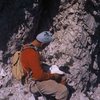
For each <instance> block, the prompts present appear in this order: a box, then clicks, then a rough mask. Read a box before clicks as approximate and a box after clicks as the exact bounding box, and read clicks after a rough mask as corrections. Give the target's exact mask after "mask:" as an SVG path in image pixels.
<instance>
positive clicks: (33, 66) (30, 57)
mask: <svg viewBox="0 0 100 100" xmlns="http://www.w3.org/2000/svg"><path fill="white" fill-rule="evenodd" d="M21 63H22V66H23V67H24V69H25V70H26V71H30V70H32V76H33V78H34V79H36V80H47V79H50V78H52V77H53V76H54V75H53V74H50V73H49V72H47V73H46V72H44V71H43V69H42V67H41V62H40V54H39V52H38V51H35V50H34V49H32V48H27V49H25V50H23V51H22V53H21Z"/></svg>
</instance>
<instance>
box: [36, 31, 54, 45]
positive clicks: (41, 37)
mask: <svg viewBox="0 0 100 100" xmlns="http://www.w3.org/2000/svg"><path fill="white" fill-rule="evenodd" d="M52 35H53V34H52V33H51V32H49V31H43V32H41V33H40V34H38V35H37V37H36V39H37V40H38V41H39V42H41V43H43V44H44V43H50V42H51V41H52Z"/></svg>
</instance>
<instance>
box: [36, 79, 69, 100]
mask: <svg viewBox="0 0 100 100" xmlns="http://www.w3.org/2000/svg"><path fill="white" fill-rule="evenodd" d="M36 86H37V87H38V89H39V90H40V91H41V93H43V94H47V95H52V96H54V97H55V98H56V99H57V100H67V97H68V89H67V88H66V86H64V85H62V84H59V83H57V82H56V81H54V80H47V81H42V82H37V83H36Z"/></svg>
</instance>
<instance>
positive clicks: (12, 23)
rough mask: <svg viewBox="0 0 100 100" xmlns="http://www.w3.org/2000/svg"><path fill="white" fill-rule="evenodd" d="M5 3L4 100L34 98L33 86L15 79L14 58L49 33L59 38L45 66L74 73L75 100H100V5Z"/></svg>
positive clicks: (88, 0) (0, 84)
mask: <svg viewBox="0 0 100 100" xmlns="http://www.w3.org/2000/svg"><path fill="white" fill-rule="evenodd" d="M0 2H1V3H0V10H1V11H2V13H1V14H2V15H1V19H2V20H0V25H1V28H0V36H1V37H2V38H1V42H0V47H1V48H0V50H1V51H0V90H1V91H0V100H6V99H7V100H31V99H32V98H34V96H33V95H32V94H31V93H30V92H29V89H28V86H27V84H26V85H25V86H22V85H21V84H20V82H18V81H16V80H14V79H13V78H12V74H11V56H12V54H13V53H14V52H15V51H16V48H17V49H18V48H20V46H21V45H22V44H24V43H29V42H30V41H32V39H34V38H35V36H36V34H37V33H38V32H41V31H43V30H50V31H52V32H54V35H53V38H54V40H53V41H52V42H51V43H50V44H49V45H48V46H47V47H46V48H45V49H44V50H43V51H42V55H43V57H44V58H43V61H44V62H45V63H47V64H50V65H53V64H56V65H58V66H59V67H60V66H65V70H67V69H66V68H67V67H68V68H69V70H68V73H67V77H68V80H69V81H68V85H69V86H71V87H72V88H74V92H73V93H72V92H71V97H70V100H100V89H99V88H100V79H99V75H100V35H99V30H100V20H99V18H100V10H99V8H100V1H99V0H61V1H60V0H55V1H53V0H51V1H50V2H48V3H47V2H46V1H45V0H39V1H37V0H36V1H34V0H28V1H27V0H21V2H19V0H10V1H9V2H8V1H6V0H5V1H0ZM45 4H46V5H48V6H46V5H45ZM10 5H11V6H10ZM50 8H51V9H50ZM55 8H56V9H55ZM9 12H11V13H9ZM6 34H7V35H6ZM5 39H6V40H5ZM29 40H30V41H29ZM23 97H24V98H23ZM33 100H34V99H33Z"/></svg>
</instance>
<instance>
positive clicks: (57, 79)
mask: <svg viewBox="0 0 100 100" xmlns="http://www.w3.org/2000/svg"><path fill="white" fill-rule="evenodd" d="M53 79H54V80H56V81H57V82H60V81H61V79H62V75H60V74H56V73H55V74H54V78H53Z"/></svg>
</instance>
